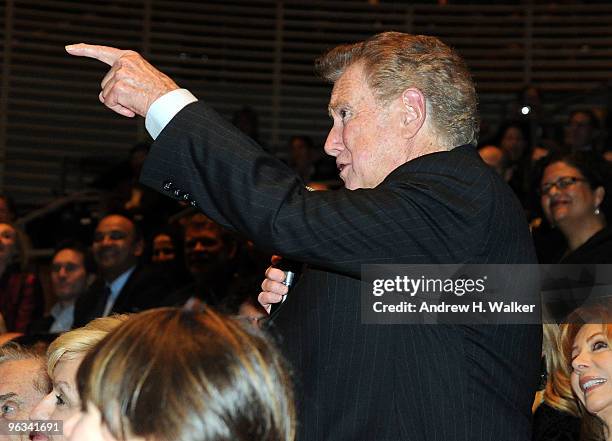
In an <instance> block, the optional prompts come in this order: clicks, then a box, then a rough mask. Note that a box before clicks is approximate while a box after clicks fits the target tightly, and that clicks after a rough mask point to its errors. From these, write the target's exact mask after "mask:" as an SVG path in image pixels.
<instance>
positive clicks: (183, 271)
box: [151, 227, 191, 289]
mask: <svg viewBox="0 0 612 441" xmlns="http://www.w3.org/2000/svg"><path fill="white" fill-rule="evenodd" d="M181 235H182V230H181ZM178 236H179V235H178V234H176V233H175V232H174V230H173V229H172V228H170V227H167V228H164V229H161V230H158V231H157V232H156V233H154V234H153V242H152V246H151V265H152V267H153V268H154V270H155V271H159V272H162V273H163V274H164V275H165V276H166V278H167V279H168V281H169V283H170V285H171V286H172V288H173V289H177V288H178V287H181V286H185V285H187V284H188V283H189V281H190V279H191V276H190V275H189V272H188V271H187V268H186V267H185V259H184V258H183V255H184V253H183V249H184V247H183V243H182V241H181V240H179V238H178Z"/></svg>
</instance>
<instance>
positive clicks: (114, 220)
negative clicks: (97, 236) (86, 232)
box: [96, 215, 134, 233]
mask: <svg viewBox="0 0 612 441" xmlns="http://www.w3.org/2000/svg"><path fill="white" fill-rule="evenodd" d="M133 229H134V224H133V223H132V221H131V220H129V219H128V218H127V217H123V216H115V215H113V216H107V217H105V218H103V219H102V220H101V221H100V223H99V224H98V226H97V228H96V231H113V230H117V231H124V232H126V233H127V232H131V231H132V230H133Z"/></svg>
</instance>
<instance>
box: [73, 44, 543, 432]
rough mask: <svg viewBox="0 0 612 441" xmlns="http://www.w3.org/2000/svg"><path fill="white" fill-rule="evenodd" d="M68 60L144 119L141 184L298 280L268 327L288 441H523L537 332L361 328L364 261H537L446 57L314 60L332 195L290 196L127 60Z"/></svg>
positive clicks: (264, 162)
mask: <svg viewBox="0 0 612 441" xmlns="http://www.w3.org/2000/svg"><path fill="white" fill-rule="evenodd" d="M67 50H68V52H70V53H71V54H74V55H84V56H92V57H94V58H97V59H99V60H102V61H105V62H106V63H108V64H110V65H112V66H113V67H112V68H111V70H110V72H109V73H108V74H107V76H106V77H105V78H104V80H103V82H102V88H103V90H102V93H101V94H100V100H101V101H102V102H103V103H105V104H106V105H107V106H108V107H110V108H111V109H113V110H115V111H117V112H118V113H120V114H122V115H126V116H134V115H135V114H139V115H142V116H145V115H146V117H147V120H146V123H147V128H148V130H149V133H151V135H152V136H153V137H154V138H156V141H155V143H154V145H153V147H152V149H151V153H150V155H149V158H148V159H147V163H146V164H145V167H144V169H143V174H142V176H141V179H142V181H143V182H144V183H145V184H147V185H149V186H152V187H154V188H157V189H160V190H162V191H163V192H166V193H167V194H171V195H172V196H174V197H176V198H178V199H183V200H186V201H191V203H192V205H197V206H199V207H201V208H202V210H203V211H205V212H206V213H207V215H208V216H209V217H211V218H212V219H213V220H215V221H216V222H218V223H220V224H222V225H225V226H229V227H232V228H234V229H236V230H238V231H240V232H242V233H243V234H245V235H246V236H247V237H249V238H251V239H252V240H253V241H255V243H256V244H259V245H260V246H263V247H266V248H267V249H271V250H273V251H276V252H278V253H279V254H282V255H284V256H286V257H289V258H292V259H295V260H298V261H301V262H305V263H306V264H308V265H309V268H308V269H307V270H306V271H305V273H304V274H303V276H302V277H301V279H300V281H299V282H298V284H297V285H296V286H295V288H294V289H293V291H292V292H291V294H289V295H288V296H287V299H286V301H285V303H284V305H283V307H282V309H281V310H280V312H279V314H278V317H277V318H276V319H275V326H274V328H275V330H276V331H277V332H278V333H279V335H280V338H281V344H282V347H283V349H284V352H285V354H286V356H287V357H288V358H289V360H290V361H291V362H292V364H293V366H294V367H295V370H296V392H297V393H296V398H297V405H298V419H299V427H298V440H300V441H305V440H323V439H325V440H334V441H338V440H367V441H374V440H377V441H383V440H384V441H389V440H415V441H416V440H418V441H423V440H444V441H450V440H465V441H467V440H470V441H473V440H491V441H511V440H521V441H523V440H524V441H526V440H528V439H530V408H531V402H532V399H533V398H532V397H533V391H534V389H535V386H536V382H537V373H538V367H539V355H540V343H541V342H540V331H539V327H530V326H450V325H426V326H382V325H364V324H362V323H361V320H360V312H361V311H360V296H359V288H360V281H359V277H360V270H361V266H362V265H363V264H374V263H379V264H391V263H533V262H535V255H534V251H533V246H532V244H531V240H530V237H529V232H528V229H527V225H526V223H525V221H524V219H523V217H522V211H521V208H520V206H519V204H518V202H517V200H516V199H515V198H514V196H513V195H512V193H511V191H510V189H509V188H508V187H507V186H506V185H505V184H504V183H503V182H502V180H501V179H500V178H499V176H497V175H496V174H495V172H494V171H492V170H490V169H489V168H488V167H487V166H486V165H485V164H484V163H483V162H482V161H481V160H480V158H479V157H478V154H477V152H476V150H475V148H474V147H473V146H471V145H470V144H475V143H476V139H477V135H478V118H477V112H476V94H475V90H474V85H473V83H472V81H471V78H470V75H469V72H468V71H467V68H466V66H465V64H464V62H463V61H462V60H461V58H460V57H459V56H458V55H457V54H455V53H454V52H453V51H452V50H451V49H450V48H448V47H447V46H446V45H444V44H443V43H442V42H440V41H439V40H438V39H436V38H434V37H425V36H413V35H407V34H400V33H383V34H379V35H376V36H374V37H372V38H371V39H369V40H367V41H365V42H362V43H357V44H355V45H350V46H341V47H339V48H336V49H334V50H332V51H331V52H330V53H328V54H327V55H326V56H325V57H324V58H322V59H321V60H320V62H319V68H320V70H321V72H322V74H323V76H324V77H326V78H327V79H329V80H330V81H332V82H333V83H334V89H333V92H332V97H331V101H330V105H329V113H330V116H331V117H332V119H333V127H332V128H331V130H330V133H329V135H328V138H327V141H326V145H325V150H326V152H327V153H328V154H330V155H331V156H333V157H335V158H336V164H337V166H338V169H339V170H340V177H341V179H342V180H343V181H344V183H345V186H346V188H344V189H341V190H338V191H328V192H308V191H305V189H304V187H303V183H302V181H301V180H300V179H299V177H298V176H296V174H295V173H294V172H293V171H291V170H290V169H289V168H288V167H286V166H284V165H283V164H281V163H280V162H279V161H277V160H276V159H274V158H273V157H271V156H269V155H267V154H265V153H264V152H263V151H262V150H261V149H260V148H259V147H258V146H257V145H256V143H254V142H253V141H252V140H250V139H248V138H246V137H245V136H243V135H241V134H240V133H238V132H237V131H236V129H234V128H233V127H231V125H229V124H228V123H227V122H226V121H224V120H223V118H221V117H220V116H219V115H217V114H216V113H215V112H214V111H213V110H212V109H210V108H209V107H207V106H206V104H204V103H202V102H200V101H197V100H196V98H195V97H193V96H191V95H190V94H189V93H188V92H186V91H184V90H181V89H179V88H178V86H177V85H176V84H175V83H174V82H173V81H172V80H171V79H170V78H168V77H167V76H165V75H163V74H161V73H159V72H158V71H156V70H155V69H154V68H153V67H152V66H151V65H149V64H148V63H147V62H146V61H145V60H143V59H142V58H141V57H140V56H138V55H137V54H135V53H133V52H129V51H120V50H118V49H113V48H105V47H99V46H88V45H75V46H70V47H68V48H67ZM268 273H269V274H270V275H271V274H274V272H273V271H269V272H268ZM280 280H281V278H280V277H278V278H277V280H276V281H275V280H273V278H272V277H271V278H270V279H269V280H267V281H266V282H265V283H264V290H265V291H266V292H264V293H263V294H262V295H261V296H260V299H261V300H262V301H263V302H264V303H266V304H268V303H270V302H278V301H279V300H280V296H278V295H277V294H276V293H275V292H277V291H278V283H279V281H280ZM283 293H284V291H283Z"/></svg>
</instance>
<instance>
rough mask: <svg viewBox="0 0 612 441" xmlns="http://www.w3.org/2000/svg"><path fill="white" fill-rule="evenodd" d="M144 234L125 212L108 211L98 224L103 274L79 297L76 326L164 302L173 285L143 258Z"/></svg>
mask: <svg viewBox="0 0 612 441" xmlns="http://www.w3.org/2000/svg"><path fill="white" fill-rule="evenodd" d="M143 247H144V243H143V238H142V234H141V232H140V230H139V228H138V227H137V225H136V224H135V223H134V222H133V221H132V220H130V219H128V218H127V217H125V216H122V215H118V214H111V215H108V216H106V217H104V218H102V220H100V223H99V224H98V226H97V227H96V231H95V233H94V241H93V247H92V249H93V257H94V261H95V263H96V265H97V266H98V272H99V277H98V278H97V279H96V280H95V281H94V283H93V284H92V285H91V286H90V287H89V289H88V290H87V291H86V292H85V293H84V294H83V295H81V296H79V298H78V299H77V301H76V303H75V307H74V324H73V326H74V327H80V326H83V325H85V324H86V323H88V322H89V321H90V320H93V319H94V318H97V317H106V316H107V315H110V314H111V313H129V312H138V311H141V310H143V309H148V308H152V307H155V306H158V305H159V304H160V301H161V299H162V298H163V296H164V295H166V294H167V293H168V291H169V289H170V287H169V286H168V285H169V284H168V281H167V279H166V278H165V276H164V275H163V274H159V272H156V271H153V270H152V269H151V268H150V267H147V266H146V265H144V263H142V262H140V257H141V255H142V252H143Z"/></svg>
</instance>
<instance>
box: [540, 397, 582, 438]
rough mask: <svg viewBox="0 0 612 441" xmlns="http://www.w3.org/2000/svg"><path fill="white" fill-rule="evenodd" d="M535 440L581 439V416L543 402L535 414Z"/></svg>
mask: <svg viewBox="0 0 612 441" xmlns="http://www.w3.org/2000/svg"><path fill="white" fill-rule="evenodd" d="M532 440H533V441H579V440H580V418H577V417H575V416H572V415H570V414H568V413H565V412H561V411H559V410H557V409H553V408H552V407H550V406H549V405H548V404H546V403H542V404H541V405H540V407H538V408H537V410H536V411H535V413H534V414H533V437H532Z"/></svg>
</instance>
